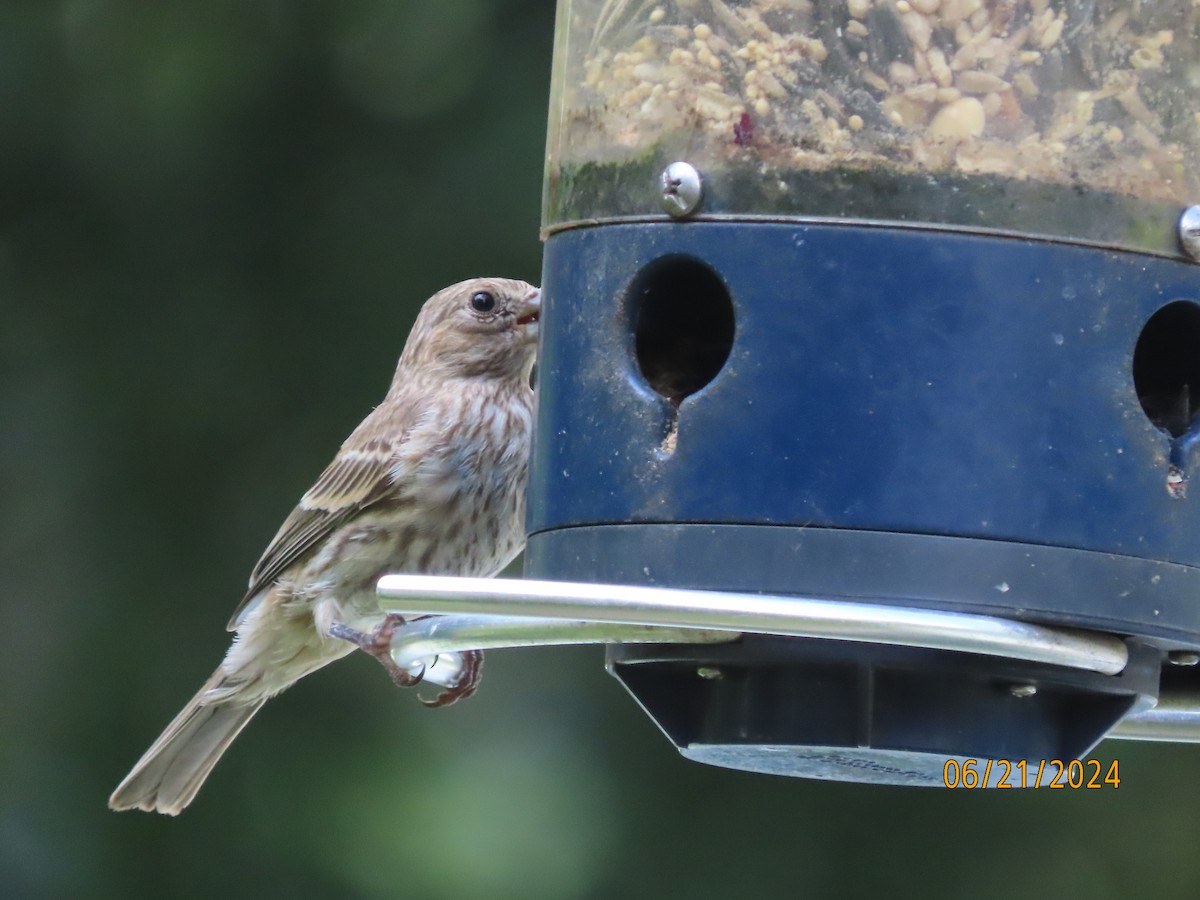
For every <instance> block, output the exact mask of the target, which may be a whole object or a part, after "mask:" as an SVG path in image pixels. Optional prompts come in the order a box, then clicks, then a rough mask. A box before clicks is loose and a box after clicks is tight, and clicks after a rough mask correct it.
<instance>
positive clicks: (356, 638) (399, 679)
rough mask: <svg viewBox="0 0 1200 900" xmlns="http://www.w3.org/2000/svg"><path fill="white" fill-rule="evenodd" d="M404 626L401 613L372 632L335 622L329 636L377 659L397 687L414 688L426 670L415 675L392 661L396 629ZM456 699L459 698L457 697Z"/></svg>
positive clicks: (386, 619)
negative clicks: (347, 642) (393, 639)
mask: <svg viewBox="0 0 1200 900" xmlns="http://www.w3.org/2000/svg"><path fill="white" fill-rule="evenodd" d="M404 624H405V619H404V616H402V615H400V614H399V613H388V614H387V616H385V617H384V620H383V621H382V622H381V623H379V625H378V626H376V627H375V628H374V629H373V630H372V631H369V632H366V631H359V630H358V629H356V628H351V627H350V626H349V625H343V624H342V623H341V622H335V623H334V624H333V625H331V626H330V627H329V636H330V637H335V638H340V639H341V640H343V641H349V642H350V643H352V644H354V645H355V646H356V647H358V649H359V650H361V651H362V652H363V653H365V654H367V655H368V656H370V657H372V658H373V659H375V660H376V661H377V662H378V663H379V664H380V665H381V666H383V667H384V669H386V670H387V673H388V675H390V676H391V678H392V681H393V682H394V683H395V684H396V685H397V686H399V687H414V686H416V685H418V684H420V683H421V679H422V678H423V677H424V674H425V670H424V668H422V669H421V671H420V672H418V673H417V674H416V675H414V674H413V673H412V672H409V671H408V670H407V669H402V668H400V667H399V666H398V665H396V661H395V660H394V659H392V637H393V636H394V635H395V633H396V629H397V628H400V627H401V626H403V625H404ZM455 699H458V698H457V697H456V698H455ZM422 702H424V701H422ZM449 702H453V701H449ZM439 705H441V704H439Z"/></svg>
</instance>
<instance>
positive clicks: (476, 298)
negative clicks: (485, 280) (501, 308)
mask: <svg viewBox="0 0 1200 900" xmlns="http://www.w3.org/2000/svg"><path fill="white" fill-rule="evenodd" d="M495 308H496V298H495V297H493V296H492V295H491V294H489V293H488V292H487V291H476V292H475V293H474V294H472V295H471V309H473V310H475V312H481V313H486V312H491V311H492V310H493V309H495Z"/></svg>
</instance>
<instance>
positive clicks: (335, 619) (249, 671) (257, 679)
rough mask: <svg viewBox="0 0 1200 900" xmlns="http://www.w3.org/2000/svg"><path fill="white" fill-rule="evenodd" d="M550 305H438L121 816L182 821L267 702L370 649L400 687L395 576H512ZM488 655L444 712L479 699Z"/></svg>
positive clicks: (264, 563) (271, 550)
mask: <svg viewBox="0 0 1200 900" xmlns="http://www.w3.org/2000/svg"><path fill="white" fill-rule="evenodd" d="M540 311H541V292H540V290H539V289H538V288H536V287H533V286H532V285H530V284H527V283H526V282H524V281H517V280H512V279H506V278H473V279H470V280H467V281H462V282H459V283H458V284H454V285H451V286H450V287H447V288H445V289H443V290H441V291H439V292H438V293H436V294H434V295H433V296H432V297H430V298H429V299H428V300H427V301H426V302H425V304H424V305H423V306H422V308H421V311H420V312H419V313H418V315H417V318H416V321H415V323H414V324H413V327H412V331H411V333H410V334H409V336H408V339H407V341H406V342H405V345H404V349H403V352H402V353H401V356H400V360H399V362H398V363H397V366H396V371H395V375H394V376H393V378H392V381H391V385H390V386H389V388H388V391H387V394H386V396H385V398H384V400H383V402H382V403H381V404H380V405H379V406H377V407H376V408H375V409H374V410H373V411H372V412H371V413H370V414H369V415H367V417H366V418H365V419H364V420H363V421H362V422H361V423H360V424H359V426H358V427H357V428H355V429H354V431H353V432H352V433H351V434H350V436H349V437H348V438H347V439H346V441H345V442H344V443H343V444H342V446H341V448H340V449H339V450H338V452H337V454H336V455H335V457H334V459H333V461H332V462H331V463H330V464H329V465H328V466H327V467H326V468H325V470H324V471H323V472H322V473H321V475H320V476H319V477H318V478H317V480H316V482H315V483H314V484H313V486H312V487H311V488H310V489H309V490H308V491H307V492H306V493H305V494H304V495H303V497H302V498H301V499H300V502H299V504H298V505H297V506H296V508H295V509H294V510H293V511H292V513H291V515H289V516H288V517H287V519H286V520H285V521H284V523H283V525H282V526H281V527H280V529H279V531H278V533H277V534H276V535H275V537H274V539H273V540H272V541H271V542H270V544H269V545H268V546H267V549H266V551H265V552H264V553H263V555H262V558H261V559H260V560H259V562H258V564H257V565H256V566H255V567H254V571H253V573H252V574H251V576H250V584H249V588H248V590H247V591H246V594H245V596H244V597H243V599H242V601H241V603H240V604H239V605H238V607H237V609H236V610H235V611H234V614H233V617H232V618H231V619H230V621H229V624H228V626H227V627H228V630H230V631H234V632H236V635H235V637H234V639H233V642H232V644H231V645H230V647H229V650H228V652H227V654H226V655H225V658H224V660H223V661H222V662H221V664H220V666H218V667H217V670H216V671H215V672H214V673H213V675H212V677H211V678H209V680H208V681H207V682H206V683H205V684H204V686H203V687H201V688H200V690H199V691H198V692H197V693H196V695H195V696H194V697H193V698H192V699H191V701H190V702H189V703H188V704H187V706H185V707H184V708H183V710H182V711H181V712H180V713H179V715H177V716H176V717H175V719H174V720H173V721H172V722H171V723H170V724H169V725H168V726H167V728H166V729H165V730H164V731H163V733H162V735H161V736H160V737H159V738H158V740H156V741H155V742H154V744H153V745H152V746H151V747H150V749H149V750H147V751H146V753H145V754H144V755H143V756H142V758H141V759H139V760H138V762H137V764H136V765H135V766H134V767H133V769H132V771H130V773H129V775H128V776H126V778H125V779H124V780H123V781H122V782H121V783H120V785H118V786H117V788H116V790H115V791H114V792H113V794H112V796H111V797H110V798H109V802H108V805H109V807H111V808H112V809H114V810H126V809H142V810H146V811H148V812H149V811H155V812H160V813H165V814H167V815H177V814H179V813H180V812H181V811H182V810H183V809H184V807H186V806H187V805H188V804H189V803H191V801H192V800H193V799H194V798H195V796H196V792H197V791H198V790H199V789H200V787H201V785H202V784H203V783H204V780H205V779H206V778H207V777H208V774H209V773H210V772H211V771H212V768H213V766H214V765H215V764H216V763H217V761H218V759H220V757H221V754H222V753H224V751H225V750H226V749H227V748H228V747H229V745H230V743H231V742H232V741H233V739H234V738H235V737H237V735H238V734H239V733H240V732H241V730H242V728H243V727H245V725H246V723H247V722H249V721H250V719H251V718H252V717H253V716H254V714H255V713H256V712H258V710H259V709H261V708H262V706H263V704H264V703H265V702H266V701H267V700H268V699H270V698H271V697H273V696H274V695H276V694H278V693H279V692H280V691H282V690H284V689H285V688H287V687H289V686H291V685H292V684H294V683H295V682H296V681H298V680H299V679H300V678H302V677H304V676H305V675H307V674H309V673H310V672H313V671H315V670H316V669H319V668H321V667H322V666H324V665H326V664H328V663H330V662H333V661H334V660H336V659H339V658H341V657H343V656H346V655H347V654H348V653H351V652H353V651H354V650H355V648H356V647H357V648H361V649H362V650H365V651H366V652H367V653H369V654H370V655H372V656H374V657H375V658H376V659H378V660H379V661H380V662H381V663H382V664H383V665H384V666H385V668H387V669H388V671H389V673H390V674H391V676H392V679H393V680H394V681H395V682H396V683H397V684H401V685H412V684H415V683H417V682H418V681H420V673H419V672H418V673H416V674H413V673H411V672H409V671H407V670H401V669H400V668H399V667H398V666H397V665H396V664H395V663H394V662H393V661H392V659H391V657H390V655H389V654H388V652H387V651H388V648H389V646H390V640H391V637H392V635H393V634H394V632H395V630H396V629H397V628H399V627H402V626H403V625H404V620H403V618H402V617H400V616H398V615H395V614H390V615H388V616H385V615H384V614H383V613H382V612H381V611H380V609H379V606H378V601H377V599H376V596H375V583H376V581H377V580H378V579H379V577H380V576H381V575H384V574H387V573H420V574H432V575H470V576H476V577H490V576H493V575H496V574H497V573H499V572H500V571H501V570H502V569H503V568H504V567H505V566H507V565H508V564H509V563H510V562H511V561H512V560H513V559H515V558H516V556H517V555H518V554H519V553H520V552H521V550H522V549H524V545H525V533H524V517H525V488H526V483H527V481H528V468H529V453H530V443H531V435H532V430H533V419H534V404H535V399H534V391H533V388H532V387H531V375H532V369H533V364H534V358H535V355H536V350H537V338H538V327H539V325H538V323H539V314H540ZM480 664H481V654H480V653H479V652H477V651H470V652H467V653H465V654H464V660H463V670H462V674H461V675H460V676H459V679H458V681H457V682H456V683H455V684H453V685H451V686H450V687H448V688H447V690H445V691H443V692H442V693H441V694H440V695H438V696H437V697H436V698H435V699H433V700H422V702H423V703H425V704H426V705H429V706H443V705H448V704H449V703H453V702H455V701H456V700H459V699H462V698H463V697H466V696H469V695H470V694H471V693H473V692H474V690H475V687H476V686H477V684H478V681H479V675H480Z"/></svg>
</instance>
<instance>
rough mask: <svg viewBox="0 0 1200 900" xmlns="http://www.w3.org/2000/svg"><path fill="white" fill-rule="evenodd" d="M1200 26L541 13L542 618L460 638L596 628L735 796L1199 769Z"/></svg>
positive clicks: (631, 9)
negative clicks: (999, 776) (1144, 743)
mask: <svg viewBox="0 0 1200 900" xmlns="http://www.w3.org/2000/svg"><path fill="white" fill-rule="evenodd" d="M1197 15H1198V13H1197V10H1196V9H1195V8H1194V7H1193V6H1192V5H1191V4H1182V3H1179V4H1175V3H1172V4H1167V3H1162V4H1155V3H1141V2H1134V0H1089V2H1074V0H687V2H685V0H675V2H660V3H654V2H638V0H559V4H558V19H557V34H556V44H555V56H554V75H553V85H552V96H551V108H550V125H549V139H548V145H547V158H546V184H545V196H544V218H543V228H544V237H545V263H544V275H543V295H544V313H543V319H542V326H541V327H542V329H543V332H542V344H541V349H540V357H539V375H538V381H539V392H540V400H539V403H540V406H539V412H538V423H537V430H536V439H535V457H534V465H533V470H532V474H531V485H530V498H529V519H528V532H529V539H528V546H527V557H526V574H527V576H529V577H531V578H533V579H538V580H539V582H541V581H546V582H555V583H560V584H559V585H558V587H554V586H545V585H540V584H539V583H538V582H533V583H521V582H518V583H516V585H507V586H501V587H492V588H488V587H486V586H485V585H478V584H472V585H468V586H467V587H466V588H464V590H462V591H459V592H458V595H457V596H458V597H459V599H460V601H461V600H462V599H463V598H464V597H465V598H467V600H470V601H471V602H470V603H466V604H465V605H463V604H462V603H460V605H459V606H457V607H453V608H454V609H458V610H459V611H461V612H468V611H474V612H480V611H493V612H496V611H501V610H504V611H506V612H509V613H510V614H511V613H513V612H516V613H522V614H524V613H527V614H530V615H538V616H542V617H546V616H553V617H556V618H558V619H565V618H569V617H570V616H571V615H574V616H575V617H576V618H578V619H580V620H587V621H589V622H591V623H592V624H591V626H590V627H592V628H596V629H599V631H597V632H596V633H595V637H594V639H597V640H608V641H617V642H616V643H612V644H611V646H610V648H609V651H608V666H609V669H610V671H611V672H612V673H613V674H614V675H615V676H616V677H617V678H618V679H619V680H620V681H621V682H622V683H623V684H624V685H625V686H626V687H627V688H628V690H629V691H630V692H632V693H633V695H634V696H635V697H636V698H637V700H638V702H639V703H640V704H641V705H642V706H643V708H644V709H645V710H646V711H647V712H648V713H649V714H650V715H651V716H652V717H653V718H654V719H655V720H656V721H657V722H658V724H659V726H660V727H661V728H662V729H663V731H664V732H665V733H666V734H667V736H668V737H669V738H670V739H671V740H672V741H673V742H674V743H675V744H676V745H677V746H678V747H679V749H680V750H681V752H682V753H683V754H684V755H686V756H688V757H690V758H694V759H697V760H701V761H705V762H710V763H716V764H719V765H726V766H732V767H736V768H743V769H752V770H757V771H767V772H775V773H780V774H789V775H801V776H811V777H821V778H834V779H842V780H856V781H875V782H888V783H907V784H941V783H943V778H944V771H945V765H946V763H947V761H948V760H965V759H969V758H978V759H993V760H1011V761H1016V760H1039V759H1061V760H1070V759H1075V758H1081V757H1083V756H1085V755H1086V754H1087V753H1088V752H1089V751H1090V750H1091V749H1092V748H1093V747H1094V746H1095V745H1096V744H1097V743H1098V742H1099V741H1100V740H1102V739H1103V738H1104V737H1106V736H1109V735H1112V736H1121V735H1123V736H1126V737H1149V738H1158V739H1192V740H1194V739H1197V738H1198V737H1200V726H1198V725H1197V722H1198V721H1200V701H1197V700H1196V698H1197V697H1198V696H1200V679H1198V678H1197V669H1196V668H1195V664H1196V662H1197V661H1198V660H1200V505H1198V504H1200V488H1198V489H1197V490H1196V491H1190V487H1191V485H1190V481H1191V479H1193V478H1195V477H1196V468H1197V462H1196V459H1195V449H1194V448H1195V445H1196V444H1197V434H1198V433H1200V432H1198V430H1197V425H1196V421H1195V419H1196V415H1195V414H1196V412H1197V409H1198V408H1200V269H1198V268H1197V266H1196V262H1195V259H1196V255H1197V254H1200V208H1196V207H1193V206H1192V204H1195V203H1200V100H1198V97H1200V93H1198V87H1200V55H1198V54H1197V41H1198V40H1200V25H1198V22H1197ZM1190 493H1191V494H1193V496H1189V494H1190ZM387 581H388V579H385V583H386V582H387ZM561 583H568V584H566V585H564V584H561ZM522 584H525V588H523V589H522V588H521V587H520V585H522ZM571 585H574V587H572V586H571ZM391 586H392V587H393V588H394V589H395V592H394V593H392V594H390V596H393V597H400V596H415V594H413V593H412V592H411V591H410V592H409V594H407V595H406V594H405V588H404V586H403V585H402V584H397V583H393V584H392V585H391ZM382 588H383V589H382V590H381V593H382V594H383V595H384V596H389V591H388V590H387V585H386V584H384V585H382ZM414 590H415V591H416V593H417V594H421V596H425V597H429V596H431V595H432V593H434V592H435V591H434V590H433V586H431V585H428V584H426V585H422V586H420V587H419V588H414ZM505 590H509V591H510V593H511V592H512V591H515V592H516V594H513V596H508V597H507V598H504V597H500V599H497V597H499V594H498V593H496V592H497V591H498V592H500V593H503V592H504V591H505ZM422 591H423V593H422ZM522 591H523V593H522ZM489 592H490V593H489ZM451 593H453V591H451ZM517 595H519V597H518V596H517ZM521 598H523V603H521V602H518V600H519V599H521ZM390 602H392V603H393V605H395V606H396V607H397V608H400V606H402V605H403V604H402V603H401V602H400V601H399V600H393V601H390ZM505 603H508V604H509V605H508V606H505V605H504V604H505ZM472 604H474V605H472ZM489 604H490V605H489ZM410 605H411V604H410ZM421 608H422V609H426V610H427V611H440V612H445V611H447V609H449V607H445V606H438V605H437V604H433V603H430V604H426V605H425V606H422V607H421ZM512 621H515V620H510V619H504V620H497V621H496V622H493V623H491V624H492V625H493V626H495V627H503V626H504V623H506V622H509V623H511V622H512ZM631 625H633V626H636V627H638V628H645V629H647V630H646V633H645V634H643V635H641V636H639V637H636V638H631V639H629V640H626V639H624V638H623V637H622V635H629V634H630V632H628V631H627V632H621V631H620V627H629V626H631ZM618 626H619V627H618ZM614 627H616V631H613V630H612V629H613V628H614ZM605 629H608V630H607V631H606V630H605ZM656 629H657V630H656ZM671 629H675V630H674V631H672V630H671ZM491 634H493V635H494V634H495V632H491ZM579 635H580V636H581V637H580V639H588V638H585V637H583V636H582V635H583V632H579ZM655 635H658V636H660V637H661V640H658V641H656V640H655ZM475 637H476V638H477V639H476V641H475V644H474V645H475V646H491V645H494V643H496V641H493V642H492V643H489V642H488V639H487V638H486V637H481V636H479V635H476V636H475ZM559 639H562V640H569V639H570V638H569V637H567V636H564V635H559ZM634 640H636V641H641V642H640V643H637V642H633V641H634ZM645 641H650V642H649V643H646V642H645ZM431 646H432V645H430V646H424V651H428V652H433V651H432V649H431ZM424 651H422V652H424ZM418 655H419V654H418Z"/></svg>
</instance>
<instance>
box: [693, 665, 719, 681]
mask: <svg viewBox="0 0 1200 900" xmlns="http://www.w3.org/2000/svg"><path fill="white" fill-rule="evenodd" d="M696 674H697V675H699V676H700V677H701V678H704V679H706V680H708V681H716V680H718V679H720V678H724V677H725V674H724V673H723V672H722V671H721V670H720V669H718V668H717V667H716V666H700V667H699V668H698V669H696Z"/></svg>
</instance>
